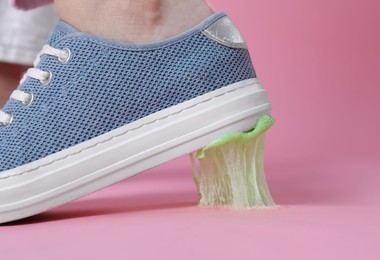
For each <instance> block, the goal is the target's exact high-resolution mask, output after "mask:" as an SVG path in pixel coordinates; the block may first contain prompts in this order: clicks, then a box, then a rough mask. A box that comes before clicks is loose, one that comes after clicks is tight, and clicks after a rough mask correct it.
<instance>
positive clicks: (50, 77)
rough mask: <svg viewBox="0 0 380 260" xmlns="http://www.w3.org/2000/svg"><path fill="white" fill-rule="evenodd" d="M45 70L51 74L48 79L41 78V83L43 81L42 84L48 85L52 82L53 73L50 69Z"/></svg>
mask: <svg viewBox="0 0 380 260" xmlns="http://www.w3.org/2000/svg"><path fill="white" fill-rule="evenodd" d="M45 72H48V73H49V76H48V77H47V78H46V79H44V80H40V83H41V85H42V86H46V85H48V84H49V83H50V82H51V79H52V77H53V74H52V73H51V71H50V70H47V71H45Z"/></svg>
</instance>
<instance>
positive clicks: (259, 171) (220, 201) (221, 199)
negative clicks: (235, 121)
mask: <svg viewBox="0 0 380 260" xmlns="http://www.w3.org/2000/svg"><path fill="white" fill-rule="evenodd" d="M273 124H274V120H273V119H272V118H271V117H270V116H268V115H263V116H261V117H260V119H259V121H258V122H257V124H256V126H255V127H254V128H253V129H251V130H249V131H246V132H241V133H230V134H226V135H224V136H223V137H221V138H220V139H218V140H216V141H214V142H213V143H211V144H209V145H208V146H206V147H204V148H203V149H201V150H199V151H198V153H197V155H196V157H197V159H198V160H199V163H200V174H199V171H198V169H197V164H196V162H195V158H194V155H193V154H191V161H192V165H193V171H194V180H195V184H196V186H197V189H198V193H199V195H200V200H199V205H200V206H204V207H230V208H236V209H245V208H267V207H274V206H276V204H275V203H274V201H273V199H272V196H271V195H270V193H269V189H268V186H267V183H266V179H265V174H264V165H263V163H264V162H263V155H264V141H265V133H266V131H267V130H268V129H269V128H270V127H271V126H272V125H273Z"/></svg>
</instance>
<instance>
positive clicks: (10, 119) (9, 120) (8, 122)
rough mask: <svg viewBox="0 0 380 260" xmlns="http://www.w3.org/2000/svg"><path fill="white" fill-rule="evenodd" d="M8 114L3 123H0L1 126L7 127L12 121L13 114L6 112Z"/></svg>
mask: <svg viewBox="0 0 380 260" xmlns="http://www.w3.org/2000/svg"><path fill="white" fill-rule="evenodd" d="M8 115H9V119H8V121H7V122H6V123H5V124H4V123H2V126H3V127H8V126H9V125H10V124H11V123H12V122H13V115H12V114H8Z"/></svg>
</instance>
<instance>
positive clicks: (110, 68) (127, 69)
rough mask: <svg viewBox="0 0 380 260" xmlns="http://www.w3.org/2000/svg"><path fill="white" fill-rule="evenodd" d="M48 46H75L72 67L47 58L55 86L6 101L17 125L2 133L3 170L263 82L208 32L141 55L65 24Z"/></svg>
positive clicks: (243, 58) (34, 83)
mask: <svg viewBox="0 0 380 260" xmlns="http://www.w3.org/2000/svg"><path fill="white" fill-rule="evenodd" d="M70 34H71V36H70ZM64 36H65V37H64ZM48 42H49V44H51V45H52V46H54V47H56V48H69V49H70V50H71V53H72V56H71V59H70V62H69V63H68V64H61V63H60V62H59V61H58V59H57V58H56V57H52V56H47V55H45V56H44V57H42V59H41V61H40V63H39V64H38V65H37V68H40V69H42V70H49V71H51V72H52V75H53V77H52V81H51V82H50V84H48V85H47V86H42V85H41V84H40V83H39V81H38V80H35V79H32V78H28V79H27V80H26V81H25V82H24V83H23V84H22V85H21V86H19V89H20V90H22V91H25V92H32V93H33V95H34V100H33V103H32V104H31V105H30V106H27V107H24V106H22V105H21V104H20V103H19V102H17V101H15V100H10V101H8V102H7V104H6V106H5V107H4V109H3V110H4V112H7V113H11V114H12V115H13V116H14V120H13V122H12V124H11V125H10V126H8V127H0V155H1V156H0V171H4V170H8V169H12V168H15V167H17V166H20V165H23V164H26V163H29V162H32V161H35V160H38V159H41V158H43V157H45V156H47V155H50V154H53V153H56V152H59V151H61V150H63V149H66V148H69V147H71V146H74V145H76V144H78V143H81V142H83V141H86V140H89V139H91V138H94V137H96V136H99V135H101V134H104V133H106V132H108V131H111V130H113V129H116V128H119V127H121V126H123V125H126V124H128V123H130V122H133V121H135V120H138V119H140V118H143V117H145V116H147V115H149V114H152V113H155V112H157V111H159V110H162V109H165V108H168V107H171V106H174V105H176V104H179V103H181V102H184V101H187V100H190V99H192V98H195V97H197V96H199V95H202V94H205V93H207V92H210V91H213V90H215V89H218V88H221V87H224V86H227V85H229V84H232V83H235V82H238V81H241V80H245V79H249V78H254V77H256V75H255V71H254V69H253V67H252V64H251V61H250V57H249V53H248V51H247V50H245V49H232V48H228V47H225V46H222V45H220V44H218V43H216V42H215V41H213V40H211V39H209V38H207V37H206V36H205V35H203V34H202V32H201V31H198V32H196V33H194V34H193V35H190V36H188V37H185V38H183V39H181V40H180V41H177V42H173V43H171V44H168V45H167V46H159V47H154V48H153V47H152V48H142V49H141V50H139V49H136V48H130V45H123V44H122V43H115V42H111V41H105V40H100V39H99V38H95V37H92V36H89V35H85V34H80V33H75V32H73V29H72V28H71V27H70V26H68V25H67V24H65V23H63V22H60V23H59V24H58V26H57V28H56V29H55V31H54V32H53V33H52V34H51V36H50V39H49V41H48Z"/></svg>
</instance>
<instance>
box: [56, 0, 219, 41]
mask: <svg viewBox="0 0 380 260" xmlns="http://www.w3.org/2000/svg"><path fill="white" fill-rule="evenodd" d="M73 2H75V3H73ZM55 4H56V8H57V12H58V14H59V16H60V18H61V19H62V20H64V21H66V22H68V23H69V24H71V25H73V26H74V27H76V28H77V29H79V30H80V31H83V32H88V33H92V34H95V35H98V36H102V37H105V38H108V39H113V40H119V41H127V42H132V43H149V42H157V41H161V40H164V39H168V38H170V37H173V36H175V35H177V34H179V33H181V32H184V31H186V30H188V29H190V28H192V27H193V26H195V25H197V24H198V23H199V22H201V21H202V20H204V19H205V18H207V17H208V16H210V15H211V14H212V13H213V11H212V9H211V8H210V7H209V6H208V5H207V3H206V2H205V1H204V0H191V1H185V0H182V1H179V0H141V1H134V0H120V1H109V2H108V1H97V0H94V1H80V2H78V1H75V0H66V1H63V0H56V1H55ZM92 9H93V10H92ZM91 10H92V11H91ZM83 16H85V17H86V19H85V20H84V19H82V18H81V17H83Z"/></svg>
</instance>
